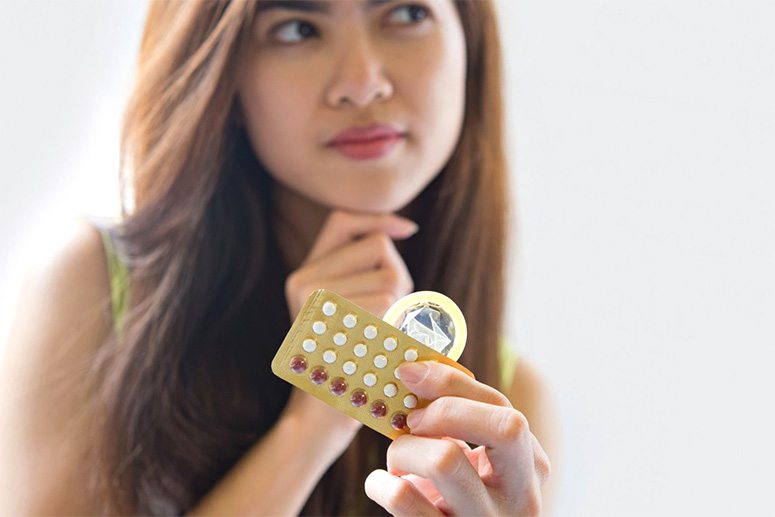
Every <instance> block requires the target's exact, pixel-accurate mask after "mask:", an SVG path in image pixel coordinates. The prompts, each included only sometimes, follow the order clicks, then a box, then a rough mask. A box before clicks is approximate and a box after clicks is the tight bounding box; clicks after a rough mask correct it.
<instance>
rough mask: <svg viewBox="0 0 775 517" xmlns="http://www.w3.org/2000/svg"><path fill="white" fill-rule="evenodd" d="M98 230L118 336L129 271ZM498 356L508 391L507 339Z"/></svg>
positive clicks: (510, 361) (511, 357) (510, 358)
mask: <svg viewBox="0 0 775 517" xmlns="http://www.w3.org/2000/svg"><path fill="white" fill-rule="evenodd" d="M98 229H99V231H100V233H101V234H102V242H103V244H104V246H105V256H106V257H107V262H108V264H107V266H108V275H109V277H110V302H111V313H112V315H113V330H114V332H115V333H116V334H117V335H120V334H121V332H122V330H123V326H124V318H125V317H126V312H127V310H128V309H129V270H128V269H127V267H126V264H125V263H124V261H122V260H121V257H120V255H119V253H118V250H117V249H116V245H115V243H114V242H113V237H112V236H111V234H110V231H109V230H108V229H107V228H104V227H99V228H98ZM498 355H499V359H500V365H501V387H502V389H501V391H507V390H508V389H509V388H510V387H511V383H512V381H513V378H514V368H516V365H517V355H516V353H515V351H514V348H513V346H512V345H511V344H510V343H509V341H508V340H506V339H505V338H502V339H501V343H500V347H498Z"/></svg>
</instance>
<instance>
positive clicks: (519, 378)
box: [507, 358, 560, 515]
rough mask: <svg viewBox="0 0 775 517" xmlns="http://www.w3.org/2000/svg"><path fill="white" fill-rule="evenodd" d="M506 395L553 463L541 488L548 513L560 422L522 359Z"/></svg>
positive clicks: (541, 383)
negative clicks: (525, 420)
mask: <svg viewBox="0 0 775 517" xmlns="http://www.w3.org/2000/svg"><path fill="white" fill-rule="evenodd" d="M507 395H508V397H509V399H510V400H511V403H512V404H513V405H514V407H515V408H516V409H518V410H519V411H521V412H522V413H523V414H524V415H525V417H526V418H527V421H528V423H529V425H530V430H531V431H532V432H533V434H534V435H535V436H536V438H538V441H539V442H541V446H542V447H543V448H544V450H545V451H546V454H547V455H548V456H549V461H550V462H551V464H552V474H551V475H550V476H549V479H547V480H546V482H545V483H544V485H543V488H542V492H543V509H544V510H543V513H544V514H545V515H550V514H551V511H552V503H553V502H554V491H555V487H556V486H557V477H558V468H557V467H558V465H559V461H560V460H559V455H560V450H559V421H558V418H557V413H556V407H555V404H554V401H553V399H552V397H551V394H550V393H549V391H548V389H547V388H546V386H545V385H544V381H543V380H542V379H541V376H540V374H539V373H538V372H537V371H536V370H535V369H534V368H533V367H532V366H531V365H530V363H529V362H527V361H525V359H523V358H520V359H519V360H518V361H517V366H516V369H515V371H514V381H513V382H512V385H511V389H510V390H509V393H507Z"/></svg>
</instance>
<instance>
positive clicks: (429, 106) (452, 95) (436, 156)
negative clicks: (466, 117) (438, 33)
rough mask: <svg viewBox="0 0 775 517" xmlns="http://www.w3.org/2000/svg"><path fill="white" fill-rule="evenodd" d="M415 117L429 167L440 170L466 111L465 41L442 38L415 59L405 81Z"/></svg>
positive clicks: (404, 76) (408, 98) (404, 78)
mask: <svg viewBox="0 0 775 517" xmlns="http://www.w3.org/2000/svg"><path fill="white" fill-rule="evenodd" d="M402 84H403V90H404V91H405V92H406V97H407V102H408V103H410V104H411V110H412V112H413V113H414V114H415V117H416V118H415V122H416V129H417V135H416V136H417V138H418V140H419V142H418V143H419V145H420V146H421V147H422V148H423V149H424V154H425V158H426V160H428V162H427V165H428V166H429V167H430V168H431V169H433V168H437V169H439V168H441V167H442V166H443V165H444V163H445V162H446V160H447V159H448V157H449V155H450V154H451V152H452V149H453V148H454V146H455V144H456V143H457V139H458V137H459V134H460V130H461V128H462V121H463V113H464V109H465V47H464V43H463V41H462V40H458V39H456V38H453V37H447V38H443V39H442V38H440V39H439V41H437V42H435V43H434V44H433V45H428V46H426V47H425V48H424V50H423V52H421V53H417V54H415V55H414V56H413V58H412V67H411V69H408V67H407V71H406V73H405V74H403V77H402Z"/></svg>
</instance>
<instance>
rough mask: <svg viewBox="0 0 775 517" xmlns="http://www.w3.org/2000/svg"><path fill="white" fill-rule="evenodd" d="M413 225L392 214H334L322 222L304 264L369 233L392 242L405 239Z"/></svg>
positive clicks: (342, 212) (338, 211) (414, 226)
mask: <svg viewBox="0 0 775 517" xmlns="http://www.w3.org/2000/svg"><path fill="white" fill-rule="evenodd" d="M416 230H417V224H416V223H414V222H412V221H410V220H409V219H406V218H404V217H401V216H398V215H395V214H381V215H375V214H356V213H354V212H346V211H344V210H334V211H332V212H331V214H330V215H329V216H328V219H326V222H325V223H324V224H323V228H322V229H321V230H320V234H319V235H318V238H317V240H316V241H315V244H313V246H312V249H311V250H310V252H309V254H308V255H307V258H306V260H305V262H311V261H313V260H315V259H317V258H319V257H321V256H323V255H326V254H328V253H329V252H330V251H332V250H334V249H337V248H339V247H341V246H342V245H344V244H347V243H349V242H350V241H352V240H353V239H356V238H358V237H361V236H363V235H366V234H368V233H373V232H384V233H386V234H388V235H389V236H390V237H393V238H400V237H409V236H410V235H412V233H413V232H414V231H416Z"/></svg>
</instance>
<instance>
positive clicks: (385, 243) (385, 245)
mask: <svg viewBox="0 0 775 517" xmlns="http://www.w3.org/2000/svg"><path fill="white" fill-rule="evenodd" d="M373 239H374V242H375V245H376V246H377V247H378V249H379V251H380V252H381V253H382V254H383V255H387V254H388V253H389V252H390V248H391V246H393V242H392V241H391V240H390V237H388V236H387V234H385V233H382V232H377V233H375V234H374V237H373Z"/></svg>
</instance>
